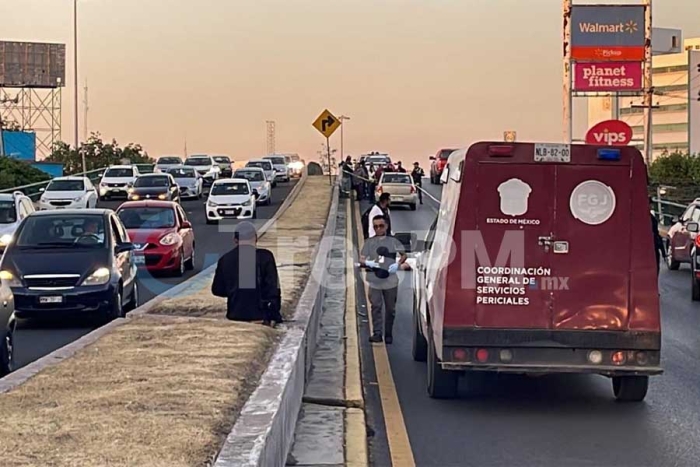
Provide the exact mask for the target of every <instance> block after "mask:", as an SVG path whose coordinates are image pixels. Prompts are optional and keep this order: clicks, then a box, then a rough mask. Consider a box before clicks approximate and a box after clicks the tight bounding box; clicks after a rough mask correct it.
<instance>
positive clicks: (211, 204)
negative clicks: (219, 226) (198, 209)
mask: <svg viewBox="0 0 700 467" xmlns="http://www.w3.org/2000/svg"><path fill="white" fill-rule="evenodd" d="M207 204H208V205H209V206H211V207H216V206H218V204H216V203H215V202H214V201H212V200H209V201H208V202H207Z"/></svg>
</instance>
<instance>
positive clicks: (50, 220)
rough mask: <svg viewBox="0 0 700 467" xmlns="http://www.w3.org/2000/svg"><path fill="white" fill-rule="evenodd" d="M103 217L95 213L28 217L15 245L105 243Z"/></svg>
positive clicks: (94, 245) (38, 245) (42, 245)
mask: <svg viewBox="0 0 700 467" xmlns="http://www.w3.org/2000/svg"><path fill="white" fill-rule="evenodd" d="M106 238H107V236H106V235H105V222H104V218H103V217H102V216H100V215H95V214H71V215H67V214H56V215H48V216H46V215H44V216H29V217H27V219H26V220H25V222H24V224H22V227H21V231H20V233H19V235H18V237H17V246H18V247H19V248H22V249H25V248H26V249H43V248H96V247H101V246H103V245H104V244H105V241H106V240H105V239H106Z"/></svg>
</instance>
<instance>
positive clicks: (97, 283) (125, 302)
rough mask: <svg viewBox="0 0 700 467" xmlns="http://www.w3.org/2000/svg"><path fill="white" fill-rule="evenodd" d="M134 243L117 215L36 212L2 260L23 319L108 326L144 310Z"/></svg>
mask: <svg viewBox="0 0 700 467" xmlns="http://www.w3.org/2000/svg"><path fill="white" fill-rule="evenodd" d="M133 250H134V245H133V244H132V243H131V241H130V239H129V234H128V233H127V231H126V229H125V228H124V226H123V225H122V223H121V221H120V220H119V218H118V217H117V216H116V214H115V213H114V211H112V210H108V209H71V210H64V211H41V212H36V213H34V214H32V215H30V216H29V217H27V218H26V219H25V221H24V222H23V223H22V225H21V226H20V227H19V229H18V230H17V234H16V236H15V240H14V241H13V242H12V243H11V244H10V246H9V247H8V248H7V250H6V251H5V255H4V256H3V258H2V261H1V262H0V277H2V279H3V282H4V283H5V284H7V285H8V286H9V287H10V288H11V289H12V292H13V294H14V300H15V316H16V317H17V318H48V317H52V318H53V317H56V316H64V315H82V316H89V317H93V318H97V319H99V320H100V321H102V322H107V321H111V320H112V319H114V318H119V317H123V316H124V313H125V310H128V309H133V308H136V307H137V306H138V301H139V298H138V297H139V292H138V283H137V278H136V271H137V269H136V265H135V264H134V261H133V255H132V251H133Z"/></svg>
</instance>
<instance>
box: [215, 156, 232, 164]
mask: <svg viewBox="0 0 700 467" xmlns="http://www.w3.org/2000/svg"><path fill="white" fill-rule="evenodd" d="M214 161H216V162H218V163H220V164H229V163H230V162H231V159H229V158H228V157H219V156H217V157H215V158H214Z"/></svg>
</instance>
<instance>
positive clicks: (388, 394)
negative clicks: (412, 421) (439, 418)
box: [349, 199, 416, 467]
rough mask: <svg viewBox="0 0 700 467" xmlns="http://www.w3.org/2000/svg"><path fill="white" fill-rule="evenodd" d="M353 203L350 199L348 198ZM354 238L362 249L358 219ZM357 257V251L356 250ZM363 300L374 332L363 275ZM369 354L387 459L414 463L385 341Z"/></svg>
mask: <svg viewBox="0 0 700 467" xmlns="http://www.w3.org/2000/svg"><path fill="white" fill-rule="evenodd" d="M349 202H350V203H353V201H352V199H350V200H349ZM353 205H354V207H355V218H356V219H358V220H359V219H360V218H361V215H360V208H359V203H353ZM357 234H358V235H357V241H358V251H362V245H363V243H364V237H363V235H362V223H361V222H358V223H357ZM358 257H359V254H358ZM362 281H363V283H364V294H365V300H366V301H367V304H368V310H367V314H368V321H369V328H370V334H372V333H373V332H374V328H373V326H372V318H371V308H370V306H369V295H368V284H367V281H366V280H365V279H364V278H363V280H362ZM372 355H373V357H374V366H375V371H376V374H377V384H378V385H379V396H380V399H381V401H382V413H383V414H384V425H385V427H386V436H387V441H388V443H389V455H390V457H391V463H392V465H393V466H394V467H415V465H416V462H415V460H414V458H413V450H412V449H411V442H410V440H409V438H408V430H407V429H406V423H405V421H404V418H403V412H402V411H401V404H400V402H399V396H398V394H397V392H396V384H395V383H394V377H393V375H392V374H391V364H390V363H389V354H388V353H387V350H386V345H385V344H384V343H381V344H372Z"/></svg>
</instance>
